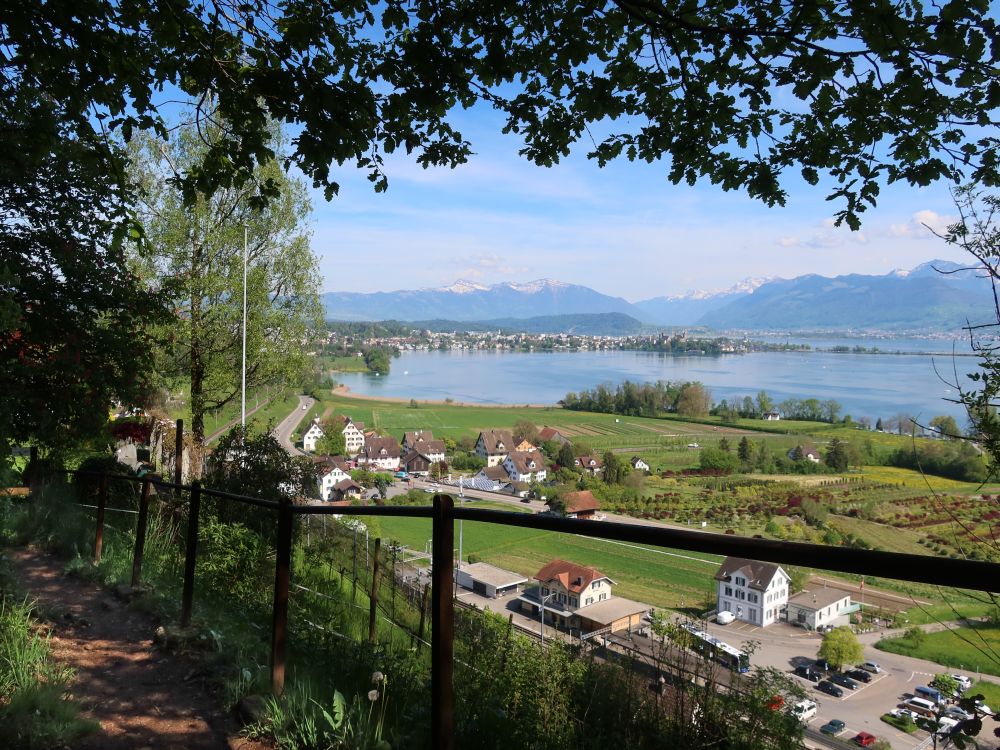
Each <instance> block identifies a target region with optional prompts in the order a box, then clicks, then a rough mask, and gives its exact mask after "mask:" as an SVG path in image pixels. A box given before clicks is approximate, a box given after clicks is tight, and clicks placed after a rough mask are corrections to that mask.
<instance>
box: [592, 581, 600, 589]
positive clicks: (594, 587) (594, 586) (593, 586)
mask: <svg viewBox="0 0 1000 750" xmlns="http://www.w3.org/2000/svg"><path fill="white" fill-rule="evenodd" d="M598 583H600V581H594V582H593V583H592V584H590V588H592V589H596V588H597V584H598Z"/></svg>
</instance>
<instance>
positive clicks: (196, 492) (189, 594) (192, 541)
mask: <svg viewBox="0 0 1000 750" xmlns="http://www.w3.org/2000/svg"><path fill="white" fill-rule="evenodd" d="M178 421H180V420H178ZM200 512H201V482H198V481H195V482H192V483H191V502H190V503H189V505H188V533H187V551H186V553H185V556H184V592H183V593H182V594H181V627H182V628H186V627H187V626H188V625H190V624H191V603H192V602H193V600H194V565H195V562H196V561H197V559H198V514H199V513H200Z"/></svg>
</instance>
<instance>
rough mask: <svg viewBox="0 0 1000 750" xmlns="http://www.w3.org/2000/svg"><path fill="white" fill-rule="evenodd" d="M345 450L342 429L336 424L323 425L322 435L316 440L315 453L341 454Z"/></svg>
mask: <svg viewBox="0 0 1000 750" xmlns="http://www.w3.org/2000/svg"><path fill="white" fill-rule="evenodd" d="M346 451H347V440H346V438H345V437H344V432H343V430H339V429H337V425H335V424H328V425H325V426H324V430H323V437H321V438H320V439H319V440H317V441H316V453H318V454H320V455H323V456H343V455H344V454H345V452H346Z"/></svg>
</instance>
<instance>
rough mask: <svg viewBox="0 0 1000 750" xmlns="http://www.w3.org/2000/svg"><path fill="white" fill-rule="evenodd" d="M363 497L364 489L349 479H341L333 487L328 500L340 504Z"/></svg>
mask: <svg viewBox="0 0 1000 750" xmlns="http://www.w3.org/2000/svg"><path fill="white" fill-rule="evenodd" d="M364 496H365V488H364V487H362V486H361V485H360V484H358V483H357V482H355V481H354V480H353V479H351V478H350V477H348V478H347V479H342V480H341V481H340V482H338V483H337V484H336V485H334V488H333V492H332V493H330V499H331V500H333V501H334V502H342V501H344V500H361V499H362V498H364Z"/></svg>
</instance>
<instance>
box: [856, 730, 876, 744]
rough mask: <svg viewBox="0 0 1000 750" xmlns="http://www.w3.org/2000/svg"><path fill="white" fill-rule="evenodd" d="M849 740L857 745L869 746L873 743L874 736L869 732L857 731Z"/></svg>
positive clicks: (874, 740)
mask: <svg viewBox="0 0 1000 750" xmlns="http://www.w3.org/2000/svg"><path fill="white" fill-rule="evenodd" d="M851 742H853V743H854V744H855V745H857V746H858V747H869V746H870V745H874V744H875V742H876V737H875V735H874V734H869V733H868V732H858V733H857V734H856V735H854V737H853V738H852V739H851Z"/></svg>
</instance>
